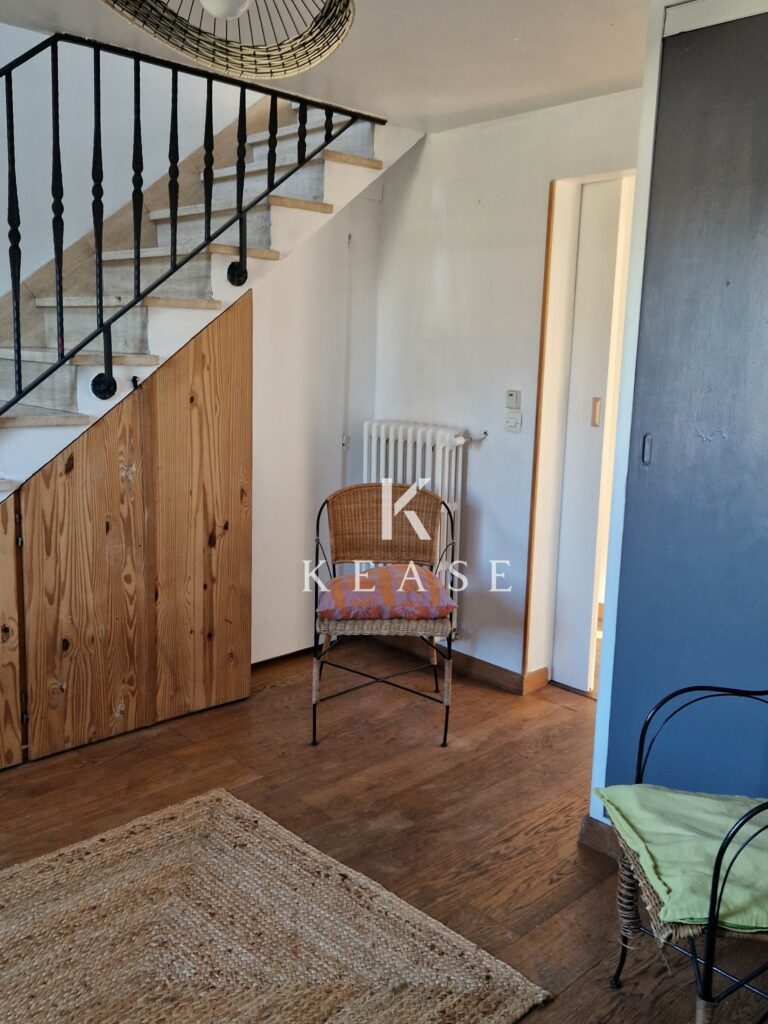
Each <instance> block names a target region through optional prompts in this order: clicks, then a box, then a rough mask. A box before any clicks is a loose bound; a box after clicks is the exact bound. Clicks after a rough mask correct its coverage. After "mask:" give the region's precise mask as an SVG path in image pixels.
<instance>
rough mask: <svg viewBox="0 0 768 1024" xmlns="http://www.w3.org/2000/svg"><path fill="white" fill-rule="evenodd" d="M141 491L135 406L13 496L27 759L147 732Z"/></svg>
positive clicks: (126, 404) (102, 424)
mask: <svg viewBox="0 0 768 1024" xmlns="http://www.w3.org/2000/svg"><path fill="white" fill-rule="evenodd" d="M143 490H144V489H143V448H142V438H141V404H140V402H138V401H135V400H133V396H131V397H129V398H128V399H126V400H125V401H123V402H121V403H120V404H119V405H118V406H116V407H115V408H114V409H113V410H111V411H110V412H109V413H108V414H107V415H106V416H105V417H104V418H103V419H101V420H100V421H99V422H98V423H97V424H95V425H94V426H93V427H92V428H91V429H90V430H88V431H86V433H85V434H83V435H82V436H81V437H80V438H78V439H77V440H76V441H75V442H74V443H73V444H72V445H70V446H69V447H68V448H67V449H65V450H64V451H63V452H62V453H61V454H60V455H59V456H57V457H56V458H55V459H53V460H52V461H51V462H50V463H48V465H47V466H45V467H44V468H43V469H42V470H40V472H39V473H37V474H35V476H33V477H32V478H31V480H30V481H28V483H26V484H25V485H24V486H23V487H22V491H21V494H22V523H23V530H24V542H25V544H24V580H25V619H26V635H27V651H28V658H27V686H28V693H29V714H30V728H29V755H30V757H31V758H36V757H42V756H44V755H45V754H50V753H53V752H54V751H57V750H65V749H67V748H69V747H74V746H79V745H81V744H83V743H90V742H92V741H93V740H97V739H103V738H104V737H106V736H112V735H114V734H117V733H122V732H126V731H129V730H131V729H136V728H138V727H140V726H142V725H146V724H147V723H149V722H151V721H152V720H153V709H152V702H151V699H148V697H149V698H151V694H149V695H148V687H147V646H146V628H145V626H146V600H145V555H144V549H145V539H144V532H145V524H144V519H145V509H144V493H143Z"/></svg>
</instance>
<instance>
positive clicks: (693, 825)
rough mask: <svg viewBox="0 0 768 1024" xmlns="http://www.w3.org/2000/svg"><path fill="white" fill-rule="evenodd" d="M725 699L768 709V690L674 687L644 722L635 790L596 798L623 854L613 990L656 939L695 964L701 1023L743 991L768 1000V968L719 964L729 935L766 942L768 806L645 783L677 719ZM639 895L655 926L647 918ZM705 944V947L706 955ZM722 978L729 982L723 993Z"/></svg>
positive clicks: (609, 791) (608, 791)
mask: <svg viewBox="0 0 768 1024" xmlns="http://www.w3.org/2000/svg"><path fill="white" fill-rule="evenodd" d="M725 697H730V698H739V699H741V700H750V701H755V702H757V703H761V704H766V705H768V690H739V689H733V688H730V687H715V686H709V687H707V686H705V687H696V686H691V687H686V688H684V689H682V690H676V691H675V692H674V693H671V694H670V695H669V696H668V697H665V698H664V699H663V700H661V701H659V703H658V704H657V705H656V706H655V707H654V708H653V710H652V711H651V712H650V714H649V715H648V716H647V718H646V720H645V722H644V724H643V728H642V731H641V734H640V744H639V748H638V755H637V769H636V775H635V784H634V785H626V786H609V787H607V788H605V789H598V790H596V791H595V792H596V794H597V796H598V797H599V798H600V799H601V800H602V801H603V803H604V805H605V808H606V812H607V814H608V817H609V818H610V819H611V821H612V823H613V825H614V828H615V830H616V835H617V838H618V841H619V847H620V850H621V857H620V859H619V891H618V899H617V903H618V911H619V928H620V934H621V949H620V953H619V963H618V966H617V968H616V972H615V974H614V976H613V978H612V979H611V984H612V986H613V987H614V988H619V987H620V985H621V973H622V971H623V969H624V964H625V961H626V958H627V952H628V950H629V943H630V940H631V938H632V936H634V935H638V934H641V933H642V934H646V935H651V936H653V937H654V938H655V939H656V941H657V942H659V943H660V944H661V945H662V946H671V947H673V948H674V949H676V950H677V951H678V952H679V953H683V954H684V955H685V956H687V957H689V958H690V960H691V963H692V965H693V973H694V979H695V982H696V993H697V998H696V1010H695V1022H696V1024H708V1022H710V1021H713V1020H714V1019H715V1011H716V1009H717V1007H718V1006H719V1005H720V1004H721V1003H722V1002H723V1001H724V1000H725V999H727V998H728V997H729V996H730V995H732V994H733V993H735V992H738V991H740V990H742V989H748V990H749V991H750V992H753V993H754V994H755V995H757V996H759V997H761V998H763V999H766V1000H768V992H767V991H765V989H764V988H761V987H759V976H760V975H762V974H764V973H765V972H768V962H765V963H761V964H760V965H758V966H756V967H755V968H754V969H752V970H751V971H749V972H748V973H747V974H746V975H744V976H743V977H740V978H737V977H735V976H734V975H732V974H730V973H729V972H727V971H725V970H724V969H723V968H722V967H719V966H718V965H717V964H716V954H717V946H718V940H719V939H721V938H723V937H725V936H729V937H734V936H741V937H744V936H745V935H749V937H750V938H755V939H762V940H768V802H766V801H763V800H754V799H750V798H748V797H738V796H737V797H733V796H715V795H712V794H707V793H689V792H684V791H680V790H673V789H666V788H664V787H661V786H651V785H646V784H645V783H644V777H645V770H646V767H647V764H648V759H649V756H650V754H651V751H652V749H653V747H654V745H655V743H656V739H657V738H658V736H659V733H660V732H661V730H662V729H663V728H664V726H665V725H666V724H667V723H668V722H669V721H671V720H672V719H673V718H676V717H677V715H678V714H680V713H681V712H682V711H684V710H685V709H686V708H688V707H691V706H692V705H694V704H699V703H701V702H702V701H710V700H713V699H717V698H725ZM659 716H661V718H660V719H659ZM659 721H660V724H659ZM639 897H642V901H643V903H644V905H645V908H646V910H647V913H648V924H647V925H645V924H644V923H643V921H642V919H641V917H640V908H639ZM697 939H700V940H702V941H703V946H704V948H703V951H701V952H700V951H699V950H698V949H697V945H696V940H697ZM716 978H722V979H724V981H725V983H724V984H723V985H722V986H721V987H720V988H719V990H718V991H716V986H715V980H716ZM726 1019H727V1018H723V1021H725V1020H726ZM766 1022H768V1012H763V1014H762V1016H760V1017H759V1018H758V1019H757V1024H766Z"/></svg>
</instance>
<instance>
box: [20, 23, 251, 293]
mask: <svg viewBox="0 0 768 1024" xmlns="http://www.w3.org/2000/svg"><path fill="white" fill-rule="evenodd" d="M44 38H45V36H44V35H41V34H39V33H37V32H30V31H27V30H26V29H20V28H13V27H11V26H10V25H1V26H0V65H5V64H7V63H8V62H9V61H11V60H13V59H14V58H15V57H17V56H20V55H21V54H23V53H24V52H25V51H26V50H29V49H30V48H31V47H32V46H35V45H37V43H39V42H41V41H42V40H43V39H44ZM101 65H102V66H101V79H102V137H103V138H102V141H103V161H104V206H105V216H109V215H110V214H112V213H114V212H115V211H116V210H117V209H119V208H120V207H121V206H123V205H124V204H125V203H127V202H128V201H129V200H130V197H131V191H132V187H133V186H132V183H131V178H132V173H133V172H132V169H131V154H132V146H133V68H132V62H131V61H129V60H126V59H124V58H120V57H112V56H109V55H108V54H104V55H102V58H101ZM170 80H171V74H170V72H169V71H165V70H163V69H162V68H152V67H144V68H143V70H142V93H143V96H144V102H143V104H142V134H143V143H144V184H145V185H149V184H151V183H152V182H153V181H156V180H157V179H158V178H160V177H161V176H162V175H164V174H166V173H167V170H168V133H169V127H170V109H171V102H170V95H171V92H170ZM59 81H60V118H61V122H60V124H61V149H62V165H63V176H64V244H65V246H67V245H70V244H71V243H72V242H75V241H77V239H78V238H80V237H81V236H82V235H84V234H85V233H86V232H88V231H90V230H91V227H92V214H91V201H92V195H91V160H92V145H93V55H92V53H91V51H90V50H87V49H84V48H82V47H79V46H72V45H67V44H64V43H62V44H61V45H60V46H59ZM13 82H14V112H15V129H16V132H15V134H16V168H17V177H18V186H19V200H20V207H21V236H22V237H21V251H22V279H23V278H25V277H27V276H28V275H29V274H31V273H32V272H33V271H35V270H36V269H37V268H38V267H40V266H42V265H44V264H45V263H47V262H48V261H49V260H50V259H52V258H53V242H52V236H51V79H50V53H49V52H45V53H42V54H39V55H38V56H37V57H34V58H33V59H32V60H31V61H30V62H29V63H28V64H26V65H24V66H22V67H21V68H19V69H18V70H17V71H15V72H14V74H13ZM213 95H214V128H215V131H220V130H221V129H222V128H224V127H225V126H226V125H227V124H229V123H230V122H232V121H233V120H234V119H235V118H236V117H237V102H238V90H237V89H234V88H230V87H229V86H215V87H214V93H213ZM5 117H6V111H5V92H4V90H0V209H1V210H2V211H3V218H4V214H5V207H6V197H7V178H6V168H7V146H6V135H5ZM204 117H205V83H204V82H203V81H202V79H195V78H191V77H189V76H184V75H182V76H180V78H179V149H180V154H181V159H184V157H186V156H188V155H189V154H190V153H192V152H193V151H194V150H195V149H197V148H198V147H199V146H201V145H202V142H203V124H204ZM222 159H223V156H222ZM226 163H227V164H232V163H234V155H233V154H231V153H228V154H226ZM9 280H10V278H9V272H8V261H7V257H5V256H4V257H3V258H2V259H0V294H3V293H5V292H6V291H8V288H9Z"/></svg>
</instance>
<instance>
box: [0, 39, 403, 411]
mask: <svg viewBox="0 0 768 1024" xmlns="http://www.w3.org/2000/svg"><path fill="white" fill-rule="evenodd" d="M62 44H66V45H68V46H76V47H80V48H84V49H86V50H90V51H92V53H93V61H94V138H93V154H92V166H91V176H92V182H91V205H92V216H93V225H94V239H95V260H96V276H97V278H98V280H97V282H96V292H97V301H96V317H95V319H96V320H97V321H99V322H98V323H96V324H94V329H93V330H91V331H89V332H88V333H87V334H86V335H84V336H82V337H80V338H79V339H70V340H69V341H67V340H66V339H65V338H64V332H63V329H62V327H61V319H62V316H63V310H64V303H63V301H61V302H59V304H58V306H59V308H58V310H57V311H56V312H57V313H58V318H59V331H58V339H57V341H59V345H58V346H57V358H56V359H55V361H54V360H51V362H50V363H49V365H48V366H47V367H46V368H45V369H44V370H42V372H40V373H39V374H37V375H36V376H34V378H33V379H31V380H30V381H28V382H27V381H25V380H24V373H23V368H22V363H21V354H22V332H21V263H22V260H21V214H20V209H19V196H18V179H17V173H16V152H15V145H14V139H15V132H14V109H13V86H14V82H13V79H12V73H13V72H14V71H15V70H16V69H17V68H19V67H21V66H23V65H25V64H27V63H29V62H30V61H32V60H33V58H35V57H36V56H38V55H41V54H43V53H45V52H47V51H49V50H50V51H51V61H52V67H53V70H54V75H53V84H52V96H53V99H54V105H53V106H54V109H53V122H54V123H53V133H54V136H55V134H56V132H57V131H58V132H59V135H60V121H59V116H58V114H59V105H60V84H61V83H60V79H59V72H60V67H59V63H58V52H59V51H60V49H61V45H62ZM54 51H55V53H54ZM96 51H98V54H97V52H96ZM104 53H106V54H110V55H113V56H118V57H121V58H123V59H125V60H126V61H131V62H132V63H133V70H134V99H133V102H134V125H133V128H134V131H133V143H134V146H133V159H132V173H133V176H132V209H133V227H134V252H133V262H134V271H135V275H134V282H133V283H134V289H133V294H132V295H127V296H125V297H124V298H123V299H121V301H120V305H119V307H118V308H117V309H116V310H115V311H113V312H112V311H108V310H106V309H105V308H104V301H105V297H104V279H103V275H104V273H105V271H104V250H103V245H104V238H103V235H104V194H105V190H104V169H103V145H104V126H103V124H102V120H103V114H104V96H103V95H102V94H101V84H102V83H101V80H100V71H101V67H100V63H101V55H102V54H104ZM143 65H149V66H150V67H159V68H165V69H167V70H168V71H170V72H171V74H172V79H174V83H173V84H172V93H173V92H175V91H176V90H175V89H174V87H173V86H174V84H175V82H176V81H177V76H178V74H179V73H180V72H184V74H187V75H191V76H192V77H193V78H196V79H203V80H205V82H206V86H207V104H206V115H207V116H206V128H207V131H206V136H207V142H208V145H207V147H205V149H206V150H207V153H206V156H207V170H208V186H209V187H208V190H207V191H208V200H209V202H208V209H209V211H212V192H213V188H212V185H213V143H214V138H213V105H212V96H211V93H212V83H213V82H220V83H222V84H227V85H235V86H237V88H239V89H242V90H244V91H245V92H246V93H247V94H251V95H254V96H258V97H266V96H268V97H270V99H271V106H270V129H271V131H270V135H271V137H272V138H271V143H272V147H271V148H272V153H273V159H274V163H275V168H274V173H273V175H272V181H271V187H269V188H267V187H265V188H263V189H262V190H261V191H260V192H259V193H258V195H253V196H252V197H250V198H246V196H245V193H244V195H243V202H242V208H241V210H242V216H241V212H240V211H229V210H227V211H226V212H225V213H224V215H223V216H222V218H221V220H220V222H219V223H218V224H217V226H216V228H215V230H214V229H212V228H211V218H210V214H209V218H208V237H207V238H206V239H204V240H202V241H201V242H199V243H192V244H190V246H189V247H188V251H186V252H184V253H183V254H181V255H180V254H179V252H178V247H177V246H176V247H175V253H174V255H175V262H173V263H171V265H170V266H168V267H167V268H166V269H165V270H164V271H161V272H160V273H159V274H158V276H157V277H156V278H155V279H154V280H152V281H150V282H149V283H147V284H146V285H145V286H142V284H141V234H142V221H143V216H144V213H145V211H144V201H143V200H144V196H143V191H144V174H145V168H144V156H143V142H142V123H141V68H142V66H143ZM0 75H1V76H2V77H4V78H5V80H6V84H5V90H6V133H7V139H8V147H7V154H8V155H7V161H8V163H7V169H8V170H7V188H8V218H7V219H8V242H9V249H8V252H9V265H10V292H11V301H12V309H13V353H14V383H15V391H14V395H13V397H11V398H8V399H5V400H0V415H2V414H4V413H6V412H8V411H9V410H10V409H12V408H13V406H15V405H16V404H17V403H18V402H20V401H22V400H24V399H26V398H27V397H28V396H30V395H31V394H33V392H34V391H35V389H36V388H38V387H39V386H40V385H41V384H43V383H44V382H45V381H47V380H48V379H49V378H51V377H52V376H53V375H54V374H55V373H57V372H58V371H59V370H60V369H61V367H62V366H66V365H67V364H69V363H70V361H71V360H72V359H74V358H75V357H76V356H78V355H79V354H80V353H82V352H83V351H84V350H86V349H87V348H88V346H89V345H92V344H93V342H94V341H97V340H99V339H100V340H101V341H102V342H103V345H104V366H105V373H104V374H99V375H98V377H97V378H95V379H94V382H93V383H92V388H93V389H94V391H95V393H97V394H99V395H100V396H101V397H110V396H111V395H112V394H114V393H115V389H116V384H115V381H114V375H113V372H112V371H113V355H112V338H111V329H112V328H113V327H114V325H115V324H116V323H117V322H118V321H119V320H121V319H122V318H123V317H124V316H125V315H126V314H128V313H129V312H130V311H131V310H132V309H135V308H136V307H137V306H139V305H140V304H141V303H142V302H143V301H144V300H145V299H146V298H148V297H149V296H150V295H152V294H153V293H155V292H156V291H157V289H158V288H160V287H162V286H163V285H164V284H165V283H166V282H168V281H169V280H170V279H171V278H172V277H173V275H174V274H175V273H176V272H177V271H178V270H180V269H181V268H182V267H185V266H187V264H189V263H190V262H191V261H192V260H193V259H195V258H196V257H197V256H198V255H200V254H201V253H203V252H205V250H206V249H207V248H208V246H209V245H210V244H211V243H212V242H215V241H217V240H218V239H222V238H223V236H226V235H227V234H228V233H231V231H232V229H233V228H234V226H235V225H236V224H237V225H238V228H239V229H242V230H245V228H246V223H245V218H246V217H247V215H248V213H249V212H250V211H251V210H252V209H255V208H257V207H258V206H259V204H263V203H264V201H265V200H267V198H268V196H269V194H270V193H271V192H272V191H274V190H275V189H277V188H279V187H280V186H281V185H283V184H284V183H285V182H286V181H287V180H288V179H289V178H290V177H291V176H292V175H293V174H295V173H296V172H297V171H298V170H300V168H301V166H302V164H301V163H300V162H298V161H297V162H295V163H292V164H291V166H290V167H287V168H285V169H284V171H283V172H281V173H279V174H278V168H277V159H276V156H277V137H278V117H277V100H278V99H282V100H286V101H290V102H294V103H296V104H297V106H298V107H299V119H300V120H301V119H302V113H301V109H300V108H301V105H302V104H303V103H306V101H304V100H302V99H301V98H300V97H296V96H292V95H291V94H290V93H284V92H278V91H277V90H274V89H269V88H266V87H264V86H262V85H255V84H252V83H249V82H241V81H233V80H232V79H230V78H227V77H226V76H224V75H220V74H219V75H217V74H212V73H210V72H207V71H203V70H201V69H197V68H194V67H182V66H181V65H179V64H177V63H174V62H172V61H168V60H164V59H162V58H157V57H151V56H147V55H141V56H140V57H137V55H136V54H135V53H134V52H131V51H129V50H125V49H122V48H120V47H117V46H112V45H110V44H107V43H95V42H94V41H93V40H88V39H83V38H79V37H75V36H64V35H61V34H55V35H52V36H50V37H49V38H47V39H45V40H44V41H43V42H41V43H39V44H38V45H37V46H35V47H33V48H32V49H30V50H28V51H27V52H26V53H24V54H22V55H21V56H19V57H17V58H15V59H14V60H13V61H10V62H8V63H6V64H5V65H4V66H2V67H0ZM171 99H172V104H171V105H172V106H173V105H174V103H173V95H172V97H171ZM321 109H323V110H325V111H326V114H328V113H329V112H330V115H331V117H330V120H331V123H333V119H334V118H338V117H344V118H345V119H346V120H345V122H344V123H343V124H341V125H340V126H339V127H336V128H334V130H333V133H332V137H331V138H330V139H327V138H326V140H325V141H320V140H318V141H317V145H315V144H314V143H312V144H310V145H307V142H306V135H305V136H304V139H303V143H304V151H303V156H304V161H305V162H306V161H311V160H313V159H315V158H317V157H318V156H319V155H320V153H321V152H322V150H323V149H324V147H325V146H326V145H327V144H328V142H333V140H334V139H335V138H337V137H338V136H340V135H341V134H342V133H343V132H344V131H345V130H346V129H347V128H349V127H350V125H351V124H352V123H353V119H354V118H355V117H360V116H362V117H364V119H365V120H368V121H370V122H371V123H374V124H383V123H385V122H384V121H383V120H382V119H381V118H374V117H367V116H365V115H358V114H356V113H355V112H354V111H350V110H347V109H346V108H342V107H322V108H321ZM177 118H178V100H176V114H175V115H172V120H176V119H177ZM337 123H338V122H337ZM177 133H178V124H177V122H176V142H178V134H177ZM302 134H303V133H302ZM307 134H308V133H307ZM59 143H60V139H59V142H57V140H56V139H55V138H54V145H53V159H52V164H53V165H54V168H53V172H52V185H53V187H52V195H53V203H52V207H51V208H52V212H53V215H54V216H53V220H54V222H55V221H56V220H57V218H58V219H59V224H54V225H53V226H54V230H58V229H59V227H60V229H61V239H62V244H61V251H62V259H60V260H59V268H58V269H59V273H60V275H61V279H63V228H64V195H63V176H62V175H61V173H59V174H58V175H57V173H56V167H55V165H56V164H57V161H58V163H59V166H61V161H60V155H59V154H58V152H57V151H58V148H59ZM246 147H247V138H246ZM310 149H311V152H310ZM176 152H177V150H176V148H175V146H174V129H173V125H172V131H171V143H170V145H169V152H168V156H169V163H170V165H171V166H170V168H169V189H170V195H169V198H170V199H171V203H170V205H171V207H172V208H173V210H175V214H171V217H170V218H169V219H172V220H174V221H175V223H176V225H177V230H176V231H175V232H174V236H175V241H176V242H177V241H178V238H177V234H178V211H179V207H178V200H174V198H173V192H174V184H175V185H178V180H179V179H178V175H177V174H176V173H175V172H177V171H178V158H177V156H176ZM246 173H247V171H246ZM59 181H61V182H62V188H61V193H60V195H59V196H58V201H59V202H60V205H58V203H57V188H58V185H59ZM179 199H180V196H179ZM230 214H231V215H230ZM242 238H243V236H242V235H240V240H242ZM246 239H247V233H246ZM54 242H55V239H54ZM244 244H245V243H244ZM241 251H244V252H245V254H246V260H247V252H248V250H247V248H245V247H244V245H243V246H242V247H241ZM99 257H100V258H99ZM240 262H241V261H238V263H237V264H236V265H237V267H238V268H239V267H240ZM99 293H100V295H101V298H99ZM60 294H62V298H63V288H62V289H60ZM62 347H63V351H62Z"/></svg>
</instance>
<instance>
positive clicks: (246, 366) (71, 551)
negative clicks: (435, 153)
mask: <svg viewBox="0 0 768 1024" xmlns="http://www.w3.org/2000/svg"><path fill="white" fill-rule="evenodd" d="M251 348H252V312H251V296H250V293H248V294H247V295H246V296H245V297H244V298H243V299H241V300H240V301H239V302H238V303H237V304H235V305H234V306H233V307H231V308H230V309H229V310H228V311H226V312H225V313H224V314H223V315H222V316H221V317H219V319H218V320H216V321H215V322H214V323H213V324H211V325H209V326H208V327H207V328H206V329H205V330H204V331H202V332H201V333H200V334H199V335H198V336H197V337H196V338H194V339H193V340H192V341H191V342H190V343H189V344H188V345H186V346H185V347H184V348H183V349H182V350H181V351H180V352H179V353H177V354H176V355H175V356H173V357H172V358H171V359H170V360H169V361H168V362H167V363H166V364H165V365H164V366H162V367H161V368H160V369H159V370H158V371H157V372H156V373H155V374H154V375H153V376H152V377H151V378H150V380H149V381H148V382H147V383H146V384H145V385H144V386H143V387H142V388H141V389H139V390H137V391H135V392H133V393H132V394H131V395H129V396H128V397H127V398H125V399H124V400H123V401H122V402H121V403H120V404H119V405H117V406H115V408H114V409H112V410H111V411H110V412H109V413H107V415H106V416H104V417H103V418H102V419H101V420H99V421H98V423H96V424H94V426H93V427H91V428H90V429H89V430H88V431H86V433H84V434H83V435H82V436H81V437H79V438H78V439H77V440H76V441H75V442H73V444H71V445H70V446H69V447H68V448H67V449H66V450H65V451H63V452H62V453H61V454H60V455H59V456H57V457H56V458H55V459H53V460H52V461H51V462H50V463H49V464H48V465H47V466H45V467H44V468H43V469H41V470H40V471H39V472H38V473H36V474H35V476H34V477H32V479H31V480H30V481H28V482H27V483H26V484H25V485H24V486H23V487H22V489H21V512H22V525H23V533H24V549H23V551H24V556H23V564H24V568H23V575H24V610H25V629H26V640H27V651H28V658H27V690H28V701H29V715H30V723H29V756H30V758H38V757H43V756H45V755H46V754H51V753H54V752H56V751H60V750H66V749H68V748H70V747H75V746H81V745H83V744H86V743H90V742H93V741H94V740H99V739H103V738H105V737H108V736H112V735H115V734H117V733H123V732H128V731H131V730H133V729H137V728H140V727H141V726H144V725H148V724H150V723H152V722H154V721H156V720H158V719H164V718H170V717H173V716H176V715H181V714H184V713H186V712H189V711H197V710H199V709H201V708H205V707H211V706H213V705H215V704H221V703H224V702H226V701H231V700H238V699H241V698H243V697H246V696H247V695H248V692H249V677H250V617H251V612H250V592H251V554H250V552H251V504H250V495H251V433H252V431H251V417H252V412H251V390H252V369H251ZM12 527H13V517H11V520H10V526H9V531H10V532H9V537H10V541H8V542H7V543H6V544H3V541H2V540H0V546H2V547H3V550H5V548H6V547H8V552H7V554H6V555H2V554H0V559H2V558H3V557H6V558H11V557H15V551H16V549H15V547H12V545H13V543H14V538H13V529H12ZM4 575H5V574H4ZM5 600H6V598H5V597H4V595H0V610H2V609H3V601H5ZM16 619H18V617H16ZM17 646H18V645H17ZM8 650H9V651H10V650H11V648H10V647H9V648H8ZM0 657H2V655H0ZM2 664H3V662H2V661H0V665H2ZM15 672H16V674H18V669H16V670H15ZM12 678H15V677H12V676H11V674H10V672H9V673H8V680H9V684H8V685H9V687H10V689H11V690H13V684H12V682H11V680H12ZM18 689H19V687H18V685H17V686H16V691H15V692H16V693H18ZM7 700H8V701H10V700H11V698H7ZM8 707H9V708H10V710H9V711H8V712H7V714H6V715H5V716H4V722H5V718H6V717H7V718H9V720H10V718H12V717H13V716H14V715H15V720H16V721H17V723H18V717H19V716H18V713H17V711H16V709H15V708H11V707H10V703H9V704H8ZM8 729H9V727H8V726H6V725H5V724H3V732H2V733H0V738H2V740H3V745H4V746H6V745H7V747H8V755H7V756H8V757H14V756H16V754H15V753H14V751H16V748H17V746H18V745H19V743H20V740H18V741H17V740H16V739H14V737H13V736H10V733H9V739H8V740H7V743H6V737H5V732H6V731H8ZM17 732H18V729H17ZM12 740H13V742H12ZM3 756H4V757H5V754H4V755H3ZM19 756H20V755H19Z"/></svg>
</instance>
